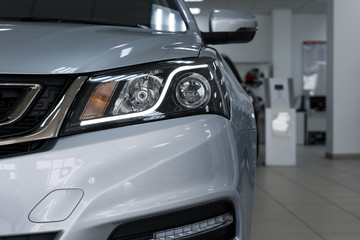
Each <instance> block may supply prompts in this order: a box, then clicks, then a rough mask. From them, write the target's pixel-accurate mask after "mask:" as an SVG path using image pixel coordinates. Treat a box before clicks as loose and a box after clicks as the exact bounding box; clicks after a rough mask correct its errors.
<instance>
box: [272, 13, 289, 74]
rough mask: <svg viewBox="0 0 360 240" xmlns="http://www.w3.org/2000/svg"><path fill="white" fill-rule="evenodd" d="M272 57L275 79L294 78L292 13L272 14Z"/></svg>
mask: <svg viewBox="0 0 360 240" xmlns="http://www.w3.org/2000/svg"><path fill="white" fill-rule="evenodd" d="M272 28H273V31H272V34H273V35H272V55H273V72H274V77H275V78H292V67H293V66H292V12H291V10H288V9H281V10H280V9H279V10H274V11H273V12H272Z"/></svg>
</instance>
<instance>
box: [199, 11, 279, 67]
mask: <svg viewBox="0 0 360 240" xmlns="http://www.w3.org/2000/svg"><path fill="white" fill-rule="evenodd" d="M256 17H257V19H258V22H259V31H258V32H257V33H256V36H255V38H254V40H253V41H252V42H250V43H246V44H228V45H214V47H215V48H216V49H217V50H218V51H219V52H220V53H224V54H226V55H228V56H229V57H230V58H231V59H232V60H233V62H236V63H241V62H262V63H263V62H271V60H272V50H271V41H272V40H271V31H272V28H271V16H270V15H256ZM195 19H196V21H197V22H198V26H199V28H200V30H201V31H204V32H206V31H209V16H203V15H197V16H195Z"/></svg>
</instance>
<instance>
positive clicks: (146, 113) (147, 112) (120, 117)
mask: <svg viewBox="0 0 360 240" xmlns="http://www.w3.org/2000/svg"><path fill="white" fill-rule="evenodd" d="M207 67H208V64H201V65H195V66H182V67H179V68H177V69H175V70H174V71H172V72H171V73H170V75H169V77H168V79H167V81H166V83H165V86H164V89H163V91H162V93H161V96H160V98H159V100H158V101H157V102H156V104H155V105H154V106H153V107H151V108H150V109H148V110H145V111H143V112H136V113H129V114H123V115H117V116H111V117H104V118H99V119H90V120H83V121H81V122H80V126H89V125H93V124H99V123H107V122H112V121H118V120H124V119H129V118H136V117H141V116H151V115H152V114H153V113H154V112H155V111H156V109H157V108H158V107H159V106H160V105H161V103H162V102H163V100H164V98H165V95H166V93H167V91H168V89H169V87H170V84H171V82H172V80H173V78H174V76H175V75H176V74H178V73H179V72H182V71H188V70H193V69H201V68H207Z"/></svg>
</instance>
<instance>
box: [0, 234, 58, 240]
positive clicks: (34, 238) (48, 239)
mask: <svg viewBox="0 0 360 240" xmlns="http://www.w3.org/2000/svg"><path fill="white" fill-rule="evenodd" d="M56 234H57V233H44V234H34V235H21V236H11V237H0V240H53V239H54V238H55V236H56Z"/></svg>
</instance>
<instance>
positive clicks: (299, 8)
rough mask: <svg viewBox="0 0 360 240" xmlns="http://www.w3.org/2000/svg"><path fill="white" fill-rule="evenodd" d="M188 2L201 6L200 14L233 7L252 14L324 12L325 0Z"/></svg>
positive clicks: (206, 0)
mask: <svg viewBox="0 0 360 240" xmlns="http://www.w3.org/2000/svg"><path fill="white" fill-rule="evenodd" d="M188 4H189V6H190V7H199V8H201V10H202V14H209V13H210V12H211V10H213V9H215V8H218V9H219V8H220V9H234V10H238V11H245V12H250V13H254V14H256V13H261V14H270V13H271V11H272V10H274V9H291V10H292V11H293V13H295V14H296V13H305V14H306V13H309V14H325V13H326V0H204V1H203V2H189V3H188Z"/></svg>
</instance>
